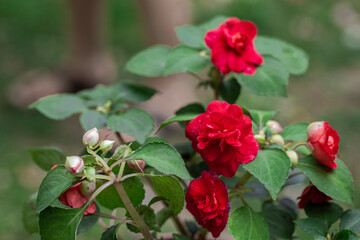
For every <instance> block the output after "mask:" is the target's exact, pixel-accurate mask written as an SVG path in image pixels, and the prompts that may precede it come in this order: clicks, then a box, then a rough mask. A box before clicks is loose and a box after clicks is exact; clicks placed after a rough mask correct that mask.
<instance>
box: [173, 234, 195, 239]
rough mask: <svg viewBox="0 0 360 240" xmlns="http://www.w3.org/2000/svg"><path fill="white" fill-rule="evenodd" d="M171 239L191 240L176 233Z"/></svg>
mask: <svg viewBox="0 0 360 240" xmlns="http://www.w3.org/2000/svg"><path fill="white" fill-rule="evenodd" d="M173 239H174V240H191V238H188V237H186V236H183V235H179V234H176V233H173Z"/></svg>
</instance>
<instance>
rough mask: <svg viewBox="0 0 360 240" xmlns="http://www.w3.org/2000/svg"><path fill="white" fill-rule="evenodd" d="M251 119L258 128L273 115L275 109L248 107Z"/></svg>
mask: <svg viewBox="0 0 360 240" xmlns="http://www.w3.org/2000/svg"><path fill="white" fill-rule="evenodd" d="M248 111H249V113H250V116H251V119H252V120H253V121H254V122H256V123H257V124H258V125H259V127H260V128H262V127H264V126H265V124H266V122H267V121H269V120H270V119H272V118H273V117H274V115H275V114H276V113H277V111H262V110H251V109H248Z"/></svg>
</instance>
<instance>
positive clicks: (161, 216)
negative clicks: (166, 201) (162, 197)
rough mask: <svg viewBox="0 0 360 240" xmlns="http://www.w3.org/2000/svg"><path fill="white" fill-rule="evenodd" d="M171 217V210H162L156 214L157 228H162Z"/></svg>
mask: <svg viewBox="0 0 360 240" xmlns="http://www.w3.org/2000/svg"><path fill="white" fill-rule="evenodd" d="M172 216H174V212H173V210H172V209H171V208H162V209H161V210H160V211H159V212H157V214H156V222H157V224H158V226H159V227H162V226H163V225H164V223H165V222H166V221H167V220H168V219H169V218H170V217H172Z"/></svg>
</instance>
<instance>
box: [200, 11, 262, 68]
mask: <svg viewBox="0 0 360 240" xmlns="http://www.w3.org/2000/svg"><path fill="white" fill-rule="evenodd" d="M256 33H257V29H256V26H255V24H254V23H252V22H249V21H240V20H239V19H238V18H235V17H233V18H229V19H228V20H226V21H225V22H224V23H222V24H221V25H220V26H219V27H218V28H217V29H214V30H210V31H208V32H207V33H206V35H205V43H206V45H207V46H208V47H209V48H211V60H212V62H213V64H214V65H215V66H216V67H218V68H219V70H220V71H221V72H222V73H223V74H228V73H229V72H230V71H233V72H237V73H244V74H249V75H251V74H254V73H255V71H256V67H257V66H258V65H261V64H262V63H263V61H264V60H263V57H262V56H261V55H260V54H259V53H258V52H257V51H256V50H255V48H254V42H253V40H254V38H255V36H256Z"/></svg>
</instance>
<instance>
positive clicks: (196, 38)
mask: <svg viewBox="0 0 360 240" xmlns="http://www.w3.org/2000/svg"><path fill="white" fill-rule="evenodd" d="M175 30H176V34H177V36H178V38H179V40H180V41H181V42H182V43H184V44H185V45H187V46H189V47H192V48H197V49H204V48H206V45H205V42H204V36H205V33H206V30H205V29H204V28H202V27H199V26H193V25H186V26H181V27H177V28H176V29H175Z"/></svg>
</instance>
